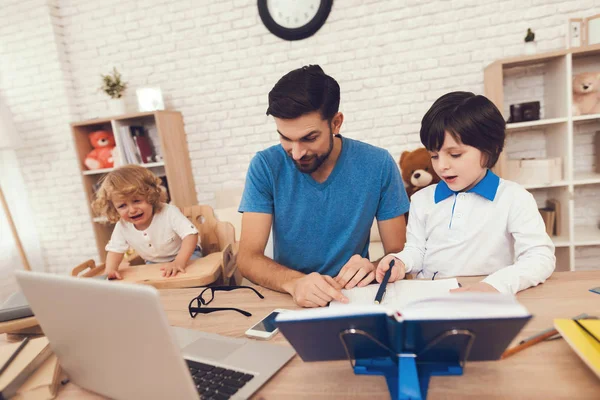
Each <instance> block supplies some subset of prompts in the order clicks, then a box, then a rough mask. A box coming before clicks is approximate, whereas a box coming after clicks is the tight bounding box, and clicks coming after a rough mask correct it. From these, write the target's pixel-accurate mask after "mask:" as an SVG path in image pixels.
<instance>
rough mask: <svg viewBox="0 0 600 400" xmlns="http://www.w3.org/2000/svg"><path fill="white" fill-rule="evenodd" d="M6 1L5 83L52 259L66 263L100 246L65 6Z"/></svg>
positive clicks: (1, 37)
mask: <svg viewBox="0 0 600 400" xmlns="http://www.w3.org/2000/svg"><path fill="white" fill-rule="evenodd" d="M2 3H3V4H2V7H0V21H3V23H2V24H0V60H1V61H0V90H1V91H2V92H3V94H4V96H5V99H6V102H7V105H8V107H9V108H10V110H11V111H12V113H13V114H14V122H15V126H16V129H17V130H18V132H19V133H20V135H21V136H22V137H23V139H24V147H23V148H20V149H18V151H17V156H18V159H19V163H20V167H21V169H22V173H23V178H24V180H25V185H26V189H27V192H28V193H29V199H30V202H31V207H32V210H33V213H34V214H35V218H34V219H35V221H36V224H37V231H38V233H39V235H40V241H41V246H42V250H43V253H44V257H45V260H46V265H47V267H48V269H49V270H51V271H65V270H68V269H71V268H72V267H73V266H74V265H75V263H77V262H80V261H83V260H85V259H88V258H90V257H95V256H96V255H97V251H96V247H95V240H94V236H93V232H92V228H91V224H90V221H89V214H88V208H87V205H86V202H85V196H84V194H83V190H82V186H81V178H80V176H79V174H78V173H77V164H76V160H75V152H74V148H73V145H72V140H71V134H70V129H69V122H70V121H71V120H73V119H74V116H73V114H72V113H71V110H70V107H69V99H70V96H68V95H67V93H68V90H69V86H70V77H69V74H68V70H67V69H66V68H65V65H67V64H68V61H67V54H65V52H64V50H63V49H62V45H63V43H64V38H62V37H61V32H60V25H59V21H57V18H56V12H57V7H56V4H55V2H52V3H50V2H47V1H43V0H30V1H6V0H3V1H2ZM5 190H6V188H5Z"/></svg>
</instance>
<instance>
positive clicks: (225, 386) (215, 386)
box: [185, 360, 254, 400]
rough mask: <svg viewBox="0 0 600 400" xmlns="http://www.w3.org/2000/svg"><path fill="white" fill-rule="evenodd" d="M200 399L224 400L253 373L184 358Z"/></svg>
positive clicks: (246, 381)
mask: <svg viewBox="0 0 600 400" xmlns="http://www.w3.org/2000/svg"><path fill="white" fill-rule="evenodd" d="M185 361H186V362H187V365H188V367H189V368H190V373H191V374H192V378H193V379H194V383H195V384H196V389H198V393H199V394H200V398H201V399H217V400H226V399H229V398H230V397H231V396H233V395H234V394H235V393H237V391H238V390H240V389H241V388H242V387H243V386H244V385H245V384H246V383H248V382H249V381H250V380H251V379H252V378H254V375H250V374H245V373H243V372H238V371H234V370H231V369H226V368H221V367H215V366H214V365H209V364H203V363H199V362H196V361H191V360H185Z"/></svg>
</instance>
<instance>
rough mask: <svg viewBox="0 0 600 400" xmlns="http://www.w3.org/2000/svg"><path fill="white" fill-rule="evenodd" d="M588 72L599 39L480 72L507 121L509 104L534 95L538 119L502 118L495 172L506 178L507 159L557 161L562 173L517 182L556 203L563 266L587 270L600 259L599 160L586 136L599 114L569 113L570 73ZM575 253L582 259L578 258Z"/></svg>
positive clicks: (598, 55) (597, 55) (597, 62)
mask: <svg viewBox="0 0 600 400" xmlns="http://www.w3.org/2000/svg"><path fill="white" fill-rule="evenodd" d="M592 71H600V45H594V46H587V47H585V48H576V49H565V50H558V51H553V52H549V53H544V54H537V55H532V56H523V57H515V58H510V59H505V60H499V61H496V62H494V63H492V64H490V65H489V66H488V67H486V69H485V71H484V76H485V94H486V96H487V97H488V98H490V100H492V101H493V102H494V103H495V104H496V106H498V108H499V109H500V110H502V111H503V114H504V116H505V118H506V119H508V117H509V111H508V110H509V106H510V105H511V104H516V103H522V102H527V101H540V104H541V108H540V118H541V119H540V120H537V121H529V122H520V123H511V124H507V127H506V132H507V139H506V146H505V151H504V153H503V154H502V156H501V157H500V160H499V162H498V165H497V168H496V172H497V173H498V174H499V175H500V176H503V177H505V178H507V179H510V177H509V176H506V171H507V168H506V167H507V165H506V161H507V160H508V159H511V158H550V157H560V158H561V159H562V164H563V170H562V172H563V173H562V178H561V179H559V180H556V181H554V182H534V183H531V184H527V185H524V187H525V188H526V189H527V190H529V191H530V192H531V193H532V194H533V195H534V197H535V198H536V200H537V201H538V205H539V206H540V207H543V206H544V205H545V201H546V200H548V199H555V200H558V201H559V202H560V205H561V210H560V221H558V224H559V225H560V228H561V232H560V235H558V236H553V237H552V240H553V242H554V244H555V246H556V258H557V270H562V271H565V270H567V271H568V270H571V271H573V270H576V269H579V268H578V265H581V268H586V269H587V268H594V266H593V265H591V264H593V263H590V260H593V258H594V257H595V256H596V255H597V256H598V259H599V260H600V166H596V165H595V164H596V151H597V150H596V149H595V148H594V140H593V138H594V135H595V134H596V132H600V114H595V115H581V116H573V115H572V110H571V109H572V95H571V93H572V77H573V76H574V75H576V74H578V73H581V72H592ZM578 255H581V256H582V257H585V258H582V259H581V260H580V262H578V260H577V257H578ZM597 267H598V268H600V261H599V262H598V265H597Z"/></svg>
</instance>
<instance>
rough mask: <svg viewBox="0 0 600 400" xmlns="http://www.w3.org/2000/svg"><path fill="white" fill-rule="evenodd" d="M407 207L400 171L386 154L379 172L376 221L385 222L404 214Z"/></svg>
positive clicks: (408, 205) (408, 202) (408, 203)
mask: <svg viewBox="0 0 600 400" xmlns="http://www.w3.org/2000/svg"><path fill="white" fill-rule="evenodd" d="M409 207H410V201H409V200H408V196H407V194H406V189H405V188H404V184H403V183H402V177H401V176H400V171H399V170H398V167H397V166H396V162H395V161H394V159H393V158H392V156H391V155H390V154H389V153H387V152H386V158H385V160H384V162H383V166H382V172H381V191H380V194H379V207H378V208H377V215H376V217H377V220H378V221H385V220H386V219H392V218H396V217H398V216H400V215H403V214H406V213H407V212H408V209H409Z"/></svg>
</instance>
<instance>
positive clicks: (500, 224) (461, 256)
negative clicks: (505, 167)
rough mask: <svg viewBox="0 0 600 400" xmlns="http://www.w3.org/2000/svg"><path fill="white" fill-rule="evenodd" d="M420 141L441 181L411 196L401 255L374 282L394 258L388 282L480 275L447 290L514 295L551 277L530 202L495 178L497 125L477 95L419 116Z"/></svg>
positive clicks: (548, 247) (452, 96) (499, 142)
mask: <svg viewBox="0 0 600 400" xmlns="http://www.w3.org/2000/svg"><path fill="white" fill-rule="evenodd" d="M420 134H421V142H422V143H423V145H424V146H425V147H426V148H427V150H429V152H430V154H431V158H432V163H433V168H434V170H435V172H436V173H437V174H438V175H439V176H440V178H441V179H442V181H441V182H439V183H438V184H437V185H432V186H428V187H427V188H425V189H422V190H420V191H419V192H417V193H415V194H414V195H413V197H412V198H411V205H410V213H409V220H408V227H407V234H406V245H405V246H404V250H402V251H401V252H399V253H396V254H388V255H387V256H385V257H384V258H383V259H382V260H381V261H380V263H379V265H378V267H377V271H376V279H377V281H378V282H381V281H382V279H383V276H384V275H385V272H386V271H387V270H388V269H389V268H390V262H391V261H392V260H394V259H395V264H394V267H393V268H392V272H391V276H390V282H393V281H395V280H398V279H402V278H404V276H405V274H407V273H415V274H416V275H417V277H418V278H425V279H435V278H441V277H452V276H475V275H488V276H487V277H486V278H485V279H483V280H482V281H481V282H478V283H476V284H473V285H470V286H465V287H462V288H459V289H454V290H453V291H478V292H502V293H517V292H518V291H520V290H523V289H527V288H528V287H531V286H536V285H538V284H540V283H542V282H544V281H545V280H546V279H547V278H548V277H549V276H550V275H551V274H552V272H553V271H554V268H555V264H556V258H555V256H554V245H553V243H552V240H551V239H550V237H549V236H548V234H547V233H546V228H545V226H544V222H543V220H542V217H541V215H540V213H539V211H538V207H537V204H536V202H535V199H534V198H533V196H532V195H531V194H530V193H529V192H527V191H526V190H525V189H524V188H522V187H521V186H520V185H519V184H517V183H514V182H511V181H507V180H504V179H500V178H499V177H498V176H496V175H495V174H494V173H493V172H492V171H491V170H490V168H492V167H493V166H494V165H495V164H496V162H497V161H498V157H499V155H500V153H501V152H502V148H503V146H504V138H505V122H504V119H503V118H502V114H501V113H500V111H498V109H497V108H496V106H495V105H494V104H493V103H492V102H491V101H490V100H488V99H487V98H486V97H484V96H480V95H479V96H476V95H475V94H473V93H468V92H452V93H448V94H446V95H444V96H442V97H440V98H439V99H438V100H436V102H435V103H434V104H433V106H432V107H431V108H430V109H429V111H428V112H427V113H426V114H425V116H424V117H423V120H422V122H421V132H420Z"/></svg>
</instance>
